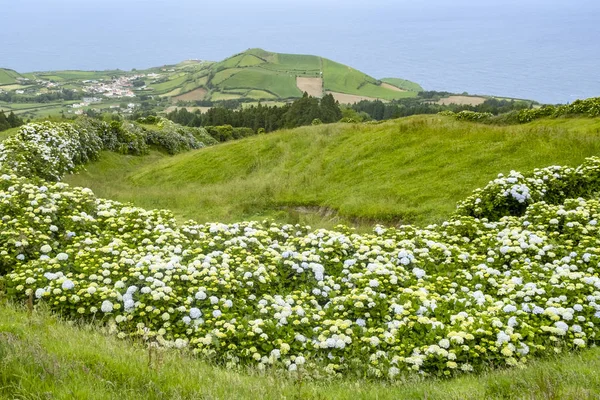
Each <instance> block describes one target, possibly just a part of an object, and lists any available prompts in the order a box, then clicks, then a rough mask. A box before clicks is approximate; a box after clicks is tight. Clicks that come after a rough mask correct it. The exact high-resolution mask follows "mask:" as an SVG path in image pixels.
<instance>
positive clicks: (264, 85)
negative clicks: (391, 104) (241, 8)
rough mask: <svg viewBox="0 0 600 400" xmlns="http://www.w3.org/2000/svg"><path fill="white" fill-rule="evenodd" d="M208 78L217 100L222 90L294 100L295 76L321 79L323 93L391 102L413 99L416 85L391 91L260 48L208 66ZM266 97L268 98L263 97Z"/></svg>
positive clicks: (335, 67)
mask: <svg viewBox="0 0 600 400" xmlns="http://www.w3.org/2000/svg"><path fill="white" fill-rule="evenodd" d="M210 69H211V78H210V79H209V80H208V82H207V83H206V86H207V87H209V88H210V89H212V93H213V94H212V95H211V97H210V98H211V99H221V97H220V96H222V94H223V92H224V91H232V90H234V91H236V92H237V93H238V98H244V97H253V98H255V99H259V98H261V97H260V96H257V95H255V96H249V95H248V89H255V92H254V93H256V91H262V92H263V93H271V94H274V95H276V96H277V97H278V98H280V99H288V98H297V97H300V96H301V95H302V90H301V89H299V88H298V87H297V86H296V77H314V78H323V81H324V90H326V91H331V92H334V93H343V94H352V95H357V96H364V97H369V98H373V99H375V98H379V99H385V100H393V99H398V98H403V97H414V96H416V93H417V92H418V91H419V90H421V88H420V86H419V85H417V84H414V83H412V82H409V81H404V80H402V79H400V80H399V81H402V82H404V84H403V85H404V86H403V87H402V88H401V89H405V90H406V91H404V92H403V91H400V90H394V88H389V87H385V85H384V86H382V85H381V82H379V81H377V80H376V79H375V78H372V77H370V76H368V75H366V74H365V73H363V72H360V71H357V70H355V69H353V68H351V67H348V66H346V65H343V64H339V63H336V62H334V61H331V60H328V59H326V58H321V57H317V56H312V55H301V54H283V53H271V52H268V51H265V50H262V49H250V50H247V51H245V52H243V53H240V54H236V55H234V56H233V57H230V58H228V59H226V60H223V61H221V62H219V63H216V64H214V65H212V66H211V67H210ZM263 98H270V97H263Z"/></svg>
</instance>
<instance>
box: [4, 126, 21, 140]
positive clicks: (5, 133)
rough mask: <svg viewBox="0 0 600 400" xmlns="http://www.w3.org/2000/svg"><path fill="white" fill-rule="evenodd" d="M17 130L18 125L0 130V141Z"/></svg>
mask: <svg viewBox="0 0 600 400" xmlns="http://www.w3.org/2000/svg"><path fill="white" fill-rule="evenodd" d="M18 131H19V127H17V128H10V129H7V130H5V131H2V132H0V142H1V141H3V140H4V139H6V138H7V137H9V136H12V135H14V134H15V133H17V132H18Z"/></svg>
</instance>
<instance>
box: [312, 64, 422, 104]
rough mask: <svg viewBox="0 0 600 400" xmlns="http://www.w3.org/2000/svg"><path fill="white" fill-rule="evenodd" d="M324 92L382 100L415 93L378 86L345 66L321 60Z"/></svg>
mask: <svg viewBox="0 0 600 400" xmlns="http://www.w3.org/2000/svg"><path fill="white" fill-rule="evenodd" d="M323 85H324V87H325V90H330V91H332V92H340V93H347V94H354V95H359V96H367V97H373V98H378V99H384V100H393V99H399V98H405V97H415V96H416V93H415V92H398V91H395V90H392V89H387V88H385V87H382V86H379V85H378V83H377V81H376V80H375V79H374V78H372V77H370V76H368V75H365V74H364V73H362V72H360V71H358V70H356V69H354V68H351V67H349V66H347V65H343V64H340V63H337V62H335V61H331V60H327V59H323Z"/></svg>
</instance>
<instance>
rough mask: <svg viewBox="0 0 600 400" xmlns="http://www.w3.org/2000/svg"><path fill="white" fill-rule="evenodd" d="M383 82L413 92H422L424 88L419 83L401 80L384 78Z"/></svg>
mask: <svg viewBox="0 0 600 400" xmlns="http://www.w3.org/2000/svg"><path fill="white" fill-rule="evenodd" d="M381 81H382V82H385V83H389V84H390V85H393V86H396V87H397V88H400V89H404V90H409V91H411V92H421V91H423V87H422V86H421V85H419V84H418V83H415V82H411V81H408V80H406V79H400V78H383V79H382V80H381Z"/></svg>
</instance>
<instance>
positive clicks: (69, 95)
mask: <svg viewBox="0 0 600 400" xmlns="http://www.w3.org/2000/svg"><path fill="white" fill-rule="evenodd" d="M79 99H81V94H80V93H77V92H75V91H74V90H71V89H62V90H58V91H54V92H49V93H40V94H17V93H15V92H4V93H0V101H4V102H6V103H52V102H54V101H57V100H67V101H68V100H79Z"/></svg>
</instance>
